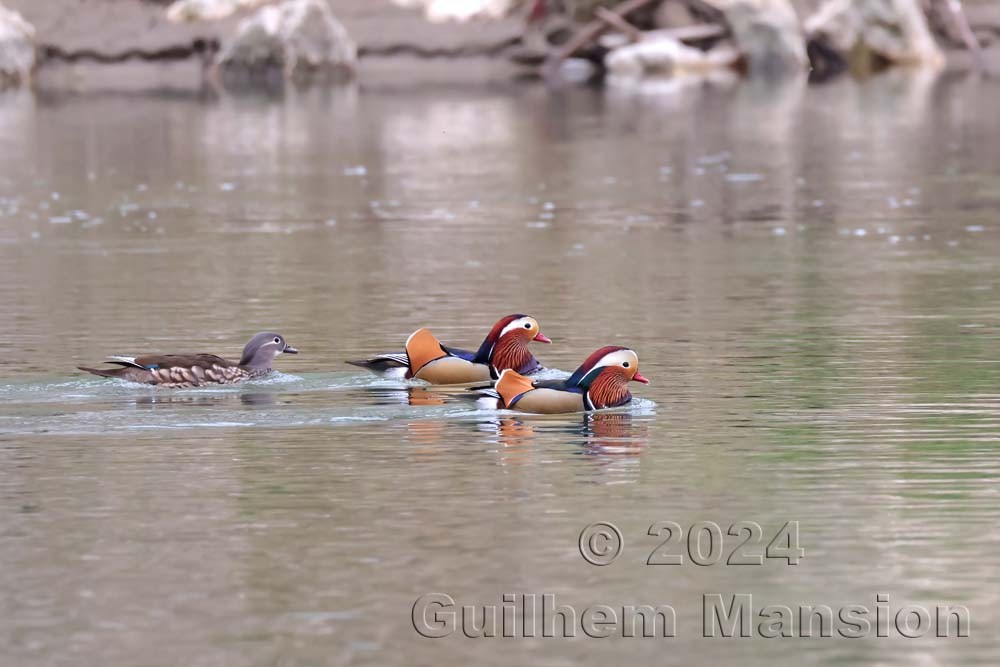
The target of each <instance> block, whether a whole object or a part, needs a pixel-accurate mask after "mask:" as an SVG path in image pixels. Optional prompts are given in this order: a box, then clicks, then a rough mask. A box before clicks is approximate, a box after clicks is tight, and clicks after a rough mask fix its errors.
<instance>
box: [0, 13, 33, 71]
mask: <svg viewBox="0 0 1000 667" xmlns="http://www.w3.org/2000/svg"><path fill="white" fill-rule="evenodd" d="M34 68H35V28H34V27H33V26H32V25H31V24H30V23H28V22H27V21H25V20H24V19H23V18H21V15H20V14H18V13H17V12H13V11H11V10H9V9H7V8H6V7H4V6H3V5H0V88H3V87H5V86H7V85H18V84H21V83H25V82H27V81H28V80H30V79H31V73H32V71H33V70H34Z"/></svg>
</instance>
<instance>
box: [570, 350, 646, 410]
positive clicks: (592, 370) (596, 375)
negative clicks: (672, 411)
mask: <svg viewBox="0 0 1000 667" xmlns="http://www.w3.org/2000/svg"><path fill="white" fill-rule="evenodd" d="M632 381H635V382H641V383H642V384H649V380H647V379H646V378H645V377H644V376H643V375H642V373H640V372H639V355H637V354H636V353H635V352H634V351H633V350H630V349H629V348H627V347H620V346H618V345H608V346H605V347H602V348H601V349H599V350H597V351H596V352H594V353H593V354H591V355H590V356H589V357H587V360H586V361H584V362H583V364H581V365H580V367H579V368H577V369H576V371H574V373H573V375H571V376H570V377H569V379H568V380H567V381H566V384H568V385H570V386H573V387H579V388H581V389H583V390H584V391H585V392H586V395H587V400H588V401H590V403H591V405H592V407H595V408H603V407H611V406H616V405H621V404H623V403H627V402H628V401H629V400H631V398H632V394H631V392H629V390H628V383H629V382H632Z"/></svg>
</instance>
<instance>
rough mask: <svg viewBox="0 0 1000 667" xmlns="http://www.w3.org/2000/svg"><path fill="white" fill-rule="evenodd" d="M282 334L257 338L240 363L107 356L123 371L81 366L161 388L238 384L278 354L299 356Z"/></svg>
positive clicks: (198, 357) (195, 357) (265, 369)
mask: <svg viewBox="0 0 1000 667" xmlns="http://www.w3.org/2000/svg"><path fill="white" fill-rule="evenodd" d="M298 353H299V351H298V350H296V349H295V348H294V347H292V346H291V345H289V344H288V343H286V342H285V339H284V337H283V336H282V335H281V334H276V333H272V332H269V331H265V332H262V333H259V334H257V335H255V336H254V337H253V338H251V339H250V342H249V343H247V344H246V347H244V348H243V356H242V357H240V360H239V361H230V360H229V359H223V358H222V357H218V356H216V355H214V354H149V355H144V356H141V357H118V356H115V357H108V359H107V362H106V363H109V364H118V365H119V366H121V368H109V369H97V368H85V367H83V366H78V368H79V369H80V370H81V371H87V372H88V373H93V374H94V375H100V376H101V377H107V378H117V379H119V380H128V381H129V382H139V383H141V384H155V385H159V386H161V387H175V388H176V387H199V386H202V385H206V384H235V383H237V382H244V381H246V380H253V379H256V378H260V377H263V376H265V375H267V374H268V373H270V372H271V364H272V363H274V360H275V358H276V357H277V356H278V355H279V354H298Z"/></svg>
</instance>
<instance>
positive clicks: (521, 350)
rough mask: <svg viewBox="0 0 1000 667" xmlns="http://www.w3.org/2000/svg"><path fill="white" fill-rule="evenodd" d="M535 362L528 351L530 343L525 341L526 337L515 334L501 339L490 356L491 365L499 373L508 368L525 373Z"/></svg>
mask: <svg viewBox="0 0 1000 667" xmlns="http://www.w3.org/2000/svg"><path fill="white" fill-rule="evenodd" d="M534 361H535V357H534V356H533V355H532V354H531V350H529V349H528V341H527V340H525V339H524V336H519V335H516V334H515V333H510V334H507V335H506V336H503V337H501V338H500V340H498V341H497V343H496V345H494V346H493V352H492V353H491V354H490V365H491V366H493V368H495V369H496V370H497V372H498V373H500V372H503V371H504V370H506V369H508V368H512V369H514V370H515V371H517V372H518V373H523V372H524V371H525V370H527V369H529V368H530V367H531V366H532V365H533V362H534Z"/></svg>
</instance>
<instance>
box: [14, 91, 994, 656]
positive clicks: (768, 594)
mask: <svg viewBox="0 0 1000 667" xmlns="http://www.w3.org/2000/svg"><path fill="white" fill-rule="evenodd" d="M998 103H1000V88H998V87H997V86H996V84H990V83H977V82H974V81H964V80H950V79H941V80H938V81H936V82H935V81H932V80H923V79H919V78H905V77H898V78H881V79H876V80H873V81H870V82H867V83H864V84H855V83H852V82H849V81H844V82H839V83H836V84H833V85H831V86H825V87H814V88H809V89H804V88H800V87H797V86H786V87H783V88H777V89H776V88H768V87H762V86H756V85H742V86H736V87H733V88H717V87H705V88H700V89H699V88H692V89H688V90H681V91H670V90H664V89H657V88H652V89H647V90H643V91H638V92H636V91H632V92H627V91H622V90H609V91H606V92H601V91H597V90H556V91H546V90H544V89H542V88H539V87H534V86H523V87H509V88H496V89H475V90H467V89H452V88H447V87H440V88H431V89H419V88H413V89H386V88H378V87H373V88H368V89H363V90H343V91H334V92H310V93H296V92H293V91H290V92H289V93H288V94H287V95H286V96H285V97H283V98H280V99H264V98H255V97H227V98H222V99H202V98H197V97H188V96H185V95H179V94H176V95H167V94H164V95H159V96H154V95H150V96H116V95H112V94H104V95H66V96H62V95H52V94H44V93H42V94H39V96H37V97H32V96H26V95H15V94H7V95H3V96H0V276H2V277H3V280H2V282H0V321H2V322H3V327H2V329H0V330H2V332H3V335H2V336H0V612H2V613H0V645H2V646H3V647H4V648H3V652H4V654H5V655H6V659H5V660H4V663H5V664H12V665H13V664H16V665H70V664H72V665H78V664H102V665H133V664H143V665H146V664H149V665H161V664H162V665H166V664H183V665H220V664H226V665H320V664H322V665H327V664H331V665H333V664H370V665H390V664H398V665H431V664H434V665H440V664H459V663H463V664H464V663H469V664H472V663H476V664H532V665H576V664H604V663H608V662H611V661H627V662H630V663H634V664H654V663H660V662H678V663H681V664H721V663H723V662H724V661H729V662H733V663H735V664H741V665H769V664H775V663H776V662H777V663H781V664H786V663H791V664H816V665H819V664H824V665H825V664H831V663H840V664H857V663H873V664H881V665H913V664H926V665H938V664H940V665H945V664H969V665H971V664H983V665H993V664H995V662H996V655H997V652H998V650H1000V644H998V641H997V635H996V632H995V631H994V628H995V627H996V626H997V624H998V623H1000V611H998V605H1000V587H998V586H997V585H996V583H995V581H994V580H995V578H996V572H997V570H998V566H1000V558H998V556H997V553H998V547H1000V538H998V536H997V531H996V525H997V522H998V520H1000V502H998V501H1000V495H998V490H997V489H998V488H1000V487H998V476H1000V465H998V464H997V456H996V453H997V448H998V446H1000V444H998V443H1000V436H998V429H1000V388H998V387H1000V383H998V380H1000V354H998V351H1000V305H998V304H1000V302H998V298H997V296H998V293H1000V264H998V261H997V258H998V257H1000V227H998V221H997V210H998V208H1000V171H998V167H1000V164H998V162H997V155H998V153H997V145H998V141H1000V116H997V115H996V114H995V113H993V112H991V111H990V110H991V109H996V108H997V104H998ZM510 312H525V313H529V314H531V315H533V316H535V317H536V318H538V319H539V321H540V322H541V328H542V331H543V332H544V333H545V334H547V335H548V336H549V337H551V338H552V339H553V340H554V341H555V344H553V345H551V346H538V348H537V349H536V350H535V351H536V353H537V354H538V356H539V357H540V359H541V360H542V361H543V362H544V363H546V365H548V366H550V367H551V368H554V369H562V370H563V371H569V370H572V369H573V368H574V367H575V366H576V365H577V364H578V363H579V362H580V361H582V359H583V358H584V357H586V356H587V355H588V354H589V353H590V352H591V351H593V350H594V349H596V348H597V347H599V346H601V345H605V344H622V345H629V346H631V347H633V348H634V349H635V350H637V352H638V354H639V357H640V360H641V361H640V366H641V370H642V373H643V374H644V375H646V376H647V377H649V378H650V379H651V380H652V385H650V386H648V387H645V386H639V387H637V388H636V389H635V393H636V394H637V396H639V397H640V399H641V400H639V401H637V403H636V405H635V406H633V407H632V408H631V409H630V410H628V411H625V412H623V413H612V414H604V415H598V416H595V417H591V418H584V417H583V416H566V417H558V418H553V417H544V418H543V417H531V416H514V415H508V414H497V413H494V412H489V411H485V410H481V409H477V407H476V406H475V405H474V404H471V403H469V402H468V401H466V400H464V399H462V397H461V396H460V395H458V393H456V392H454V391H450V390H438V389H426V388H420V387H407V386H405V385H403V384H400V383H393V382H388V381H382V380H378V379H375V378H374V377H372V376H368V375H365V374H364V373H361V372H356V371H357V369H353V368H351V367H349V366H346V365H343V363H342V361H343V360H344V359H351V358H357V357H358V356H362V355H364V354H366V353H369V352H378V351H387V350H394V349H398V348H399V346H400V344H401V343H402V341H403V340H404V339H405V337H406V336H407V334H409V333H410V332H411V331H412V330H413V329H414V328H416V327H418V326H421V325H428V326H430V327H432V329H433V330H434V331H435V333H437V334H438V335H439V336H440V337H441V338H442V339H444V340H445V341H447V342H449V343H452V344H456V345H460V346H465V347H469V346H474V345H475V344H477V343H478V342H479V341H480V340H481V338H482V337H483V335H484V334H485V333H486V331H487V330H488V328H489V326H490V325H491V324H492V323H493V322H494V321H495V320H496V319H497V318H498V317H500V316H501V315H504V314H507V313H510ZM265 329H273V330H278V331H280V332H282V333H283V334H284V335H285V336H286V337H287V339H288V340H289V342H290V343H292V344H293V345H295V346H296V347H298V348H299V349H300V350H301V351H302V354H300V355H299V356H297V357H294V358H292V357H287V358H282V359H279V361H278V368H279V370H280V373H279V374H277V375H276V376H274V377H272V378H270V379H268V380H267V381H265V382H261V383H255V384H253V385H247V386H243V387H227V388H222V389H195V390H184V391H166V390H157V389H151V388H144V387H136V386H130V385H122V384H116V383H114V382H105V381H101V380H99V379H97V378H93V377H91V376H84V375H83V374H81V373H78V372H76V371H75V370H74V367H75V366H76V365H77V364H93V363H96V362H99V361H100V360H101V359H102V358H103V357H104V356H105V355H107V354H135V353H142V352H156V351H163V352H184V351H212V352H217V353H220V354H225V355H237V354H238V352H239V350H240V348H241V347H242V345H243V344H244V342H245V341H246V339H247V338H249V336H250V335H251V334H252V333H254V332H256V331H259V330H265ZM597 521H608V522H612V523H614V524H616V526H618V528H619V529H620V530H621V532H622V535H623V537H624V548H623V551H622V554H621V556H620V557H619V558H618V560H617V561H616V562H614V563H613V564H611V565H608V566H606V567H595V566H593V565H590V564H588V563H587V562H586V561H585V560H584V559H583V558H582V557H581V554H580V552H579V547H578V540H579V537H580V533H581V530H582V529H583V528H584V527H585V526H586V525H588V524H590V523H593V522H597ZM658 521H673V522H676V523H678V524H679V525H680V526H681V527H683V528H684V529H685V530H687V528H689V527H691V526H692V525H694V524H696V523H697V522H700V521H713V522H715V523H717V524H719V526H720V527H721V531H722V533H724V534H725V533H726V532H727V529H728V528H729V526H730V525H732V524H736V523H738V522H742V521H752V522H757V523H758V524H760V526H761V527H762V532H763V537H762V539H763V542H762V543H761V544H759V545H757V546H755V547H753V549H752V551H754V552H755V553H757V552H760V551H762V549H763V546H764V545H765V544H766V543H767V542H768V541H769V540H770V539H771V537H773V536H774V535H775V534H776V533H777V532H778V531H779V529H780V528H781V527H782V525H784V524H785V523H786V522H789V521H793V522H794V521H797V522H798V523H799V527H800V535H799V541H800V546H801V547H802V548H803V549H804V550H805V557H804V558H802V560H801V561H800V563H799V564H798V565H795V566H792V565H788V564H786V563H785V562H784V561H781V560H779V559H774V558H768V559H764V563H763V565H759V566H740V565H727V564H725V563H724V562H723V563H719V564H716V565H706V566H699V565H696V564H694V563H692V562H690V560H691V559H690V557H689V556H687V555H685V556H684V558H685V560H686V562H685V563H684V564H682V565H675V566H670V565H647V564H646V561H647V558H649V557H650V555H651V554H653V553H654V551H656V550H657V545H658V544H659V543H660V542H662V541H663V540H664V539H665V538H666V534H665V533H664V534H663V536H662V537H659V538H657V537H655V536H650V535H648V534H647V532H648V531H649V529H650V526H651V524H654V523H655V522H658ZM737 534H738V533H737ZM686 539H687V538H686V536H685V538H684V540H686ZM737 542H738V540H737V538H735V537H730V536H728V535H726V536H725V539H724V550H725V554H726V556H728V555H729V553H730V552H731V551H732V550H733V549H734V548H735V546H736V544H737ZM684 549H685V547H684V545H683V543H682V544H681V545H679V546H678V545H668V547H666V550H667V551H668V552H669V553H675V554H676V553H684V552H683V550H684ZM722 560H723V561H725V560H726V559H725V558H723V559H722ZM431 592H441V593H447V594H450V595H451V596H452V597H453V598H454V599H455V600H456V602H457V603H458V604H459V605H461V604H470V605H484V604H485V605H497V606H499V605H501V603H502V596H503V595H504V594H508V593H510V594H531V593H534V594H537V595H539V596H541V595H542V594H546V593H550V594H554V595H555V596H556V598H557V600H558V603H559V604H569V605H572V606H573V607H574V608H576V610H577V611H579V612H582V610H583V609H584V608H587V607H593V606H594V605H599V604H605V605H610V606H612V607H618V608H621V606H623V605H642V604H652V605H661V604H670V605H672V606H673V607H674V608H675V609H676V615H677V629H676V634H677V636H676V637H675V638H671V639H664V638H658V639H653V638H609V639H591V638H587V637H585V636H582V635H583V633H582V631H581V630H580V628H579V627H578V628H577V631H576V634H577V635H578V636H577V637H576V638H573V639H562V638H537V637H536V638H523V637H522V638H515V639H500V638H496V639H476V640H473V639H467V638H465V637H464V636H463V635H462V632H461V630H459V631H458V632H457V633H456V634H455V635H453V636H450V637H445V638H441V639H433V640H432V639H425V638H422V637H420V636H419V635H418V634H417V632H416V631H415V630H414V628H413V625H412V622H411V611H412V608H413V605H414V601H415V600H417V599H418V598H419V597H420V596H422V595H424V594H427V593H431ZM713 593H719V594H723V595H725V596H729V595H733V594H739V593H751V594H753V596H754V603H755V605H756V606H763V605H767V604H784V605H788V606H790V607H798V606H801V605H819V604H826V605H830V606H831V607H832V608H834V609H839V608H841V607H843V606H845V605H850V604H860V605H865V606H867V607H868V608H869V609H871V610H873V611H874V609H875V607H876V595H879V594H884V595H888V596H889V598H890V600H891V602H890V607H891V609H892V613H893V614H894V613H895V612H896V610H898V609H900V608H901V607H903V606H904V605H907V604H919V605H923V606H925V607H927V608H929V609H932V610H933V608H934V607H935V606H936V605H945V604H951V605H964V606H966V607H967V608H968V609H969V613H970V617H971V636H970V637H968V638H955V637H951V638H936V637H933V636H932V635H933V632H931V633H930V634H929V635H928V636H925V637H921V638H918V639H906V638H903V637H901V636H900V634H899V633H898V632H896V631H895V630H893V631H892V632H890V633H889V634H890V636H889V637H887V638H879V637H876V636H875V631H874V629H873V630H872V631H871V633H870V634H871V636H870V637H868V638H865V639H845V638H842V637H838V636H837V633H836V631H835V632H834V635H835V636H834V637H831V638H814V639H782V640H768V639H762V638H751V639H722V638H714V639H711V638H703V637H702V631H703V630H702V599H703V598H702V596H703V595H706V594H713Z"/></svg>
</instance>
